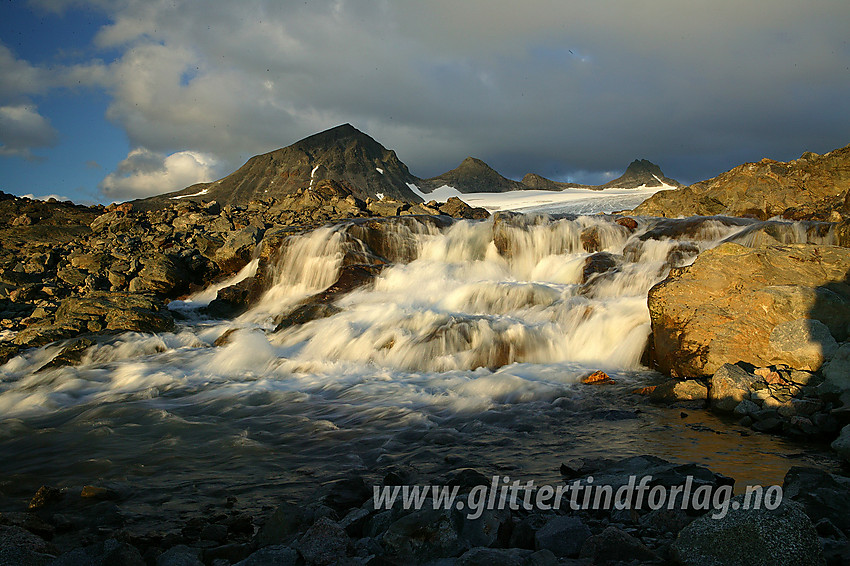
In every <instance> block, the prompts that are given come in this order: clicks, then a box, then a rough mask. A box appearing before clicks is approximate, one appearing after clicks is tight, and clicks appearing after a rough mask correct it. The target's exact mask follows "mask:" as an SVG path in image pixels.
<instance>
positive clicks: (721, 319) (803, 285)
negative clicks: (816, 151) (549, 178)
mask: <svg viewBox="0 0 850 566" xmlns="http://www.w3.org/2000/svg"><path fill="white" fill-rule="evenodd" d="M848 273H850V249H847V248H841V247H837V246H814V245H805V244H799V245H788V246H769V247H765V248H756V249H750V248H745V247H743V246H740V245H738V244H723V245H721V246H718V247H717V248H714V249H712V250H707V251H705V252H703V253H702V254H701V255H700V256H699V257H698V258H697V259H696V260H695V261H694V263H693V264H692V265H690V266H688V267H684V268H680V269H674V270H672V271H671V273H670V275H669V277H667V279H665V280H664V281H662V282H661V283H659V284H657V285H655V286H654V287H653V288H652V289H651V290H650V292H649V297H648V305H649V311H650V317H651V320H652V340H653V347H654V352H655V357H656V362H657V364H658V367H659V369H660V370H661V371H663V372H665V373H669V374H670V375H672V376H674V377H700V376H708V375H711V374H713V373H715V372H716V371H717V370H718V369H719V368H720V367H721V366H722V365H723V364H726V363H733V364H734V363H737V362H746V363H749V364H752V365H754V366H757V367H762V366H770V365H778V364H786V365H789V366H792V367H795V368H797V369H802V370H810V371H816V370H819V369H820V368H821V366H822V365H823V363H824V361H825V360H827V359H828V357H829V356H830V355H832V354H834V353H835V342H836V341H839V342H840V341H843V340H846V339H847V336H848V330H850V329H848V324H847V320H850V285H848V281H847V274H848ZM813 321H816V322H813ZM825 329H827V330H828V334H829V336H830V338H828V337H827V336H826V331H825Z"/></svg>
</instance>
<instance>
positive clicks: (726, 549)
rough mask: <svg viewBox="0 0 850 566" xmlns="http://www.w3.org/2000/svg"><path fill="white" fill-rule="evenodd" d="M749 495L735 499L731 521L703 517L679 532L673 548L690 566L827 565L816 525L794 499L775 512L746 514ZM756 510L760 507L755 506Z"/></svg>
mask: <svg viewBox="0 0 850 566" xmlns="http://www.w3.org/2000/svg"><path fill="white" fill-rule="evenodd" d="M744 498H745V495H739V496H737V497H734V498H733V499H732V501H731V502H730V507H731V509H729V511H728V512H727V513H726V515H725V516H722V517H718V516H717V515H714V514H713V513H709V514H706V515H703V516H702V517H700V518H698V519H697V520H695V521H693V522H692V523H691V524H689V525H688V526H687V527H685V528H684V529H682V530H681V531H680V532H679V535H678V537H677V539H676V542H675V543H673V546H672V549H671V550H672V554H673V556H674V558H675V559H676V561H677V563H679V564H683V565H685V566H761V565H763V566H780V565H787V566H792V565H793V566H804V565H812V566H815V565H818V566H820V565H821V564H822V563H823V552H822V549H821V543H820V540H819V539H818V533H817V531H816V530H815V526H814V525H813V524H812V520H811V519H809V517H808V516H807V515H806V514H805V513H804V512H803V506H802V505H800V504H798V503H795V502H793V501H790V500H785V501H782V503H780V504H779V506H778V507H776V508H775V509H773V510H769V509H767V508H766V506H761V508H760V509H755V508H750V509H744V507H745V505H744V502H745V500H744ZM751 507H754V506H752V505H751Z"/></svg>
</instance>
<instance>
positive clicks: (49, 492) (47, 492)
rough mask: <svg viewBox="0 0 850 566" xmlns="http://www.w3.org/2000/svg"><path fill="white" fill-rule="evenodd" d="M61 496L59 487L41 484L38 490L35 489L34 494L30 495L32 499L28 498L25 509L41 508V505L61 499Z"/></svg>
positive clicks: (44, 505) (61, 492)
mask: <svg viewBox="0 0 850 566" xmlns="http://www.w3.org/2000/svg"><path fill="white" fill-rule="evenodd" d="M63 496H64V493H63V491H62V490H61V489H57V488H55V487H50V486H47V485H43V486H41V487H40V488H38V491H36V492H35V495H33V496H32V499H30V502H29V505H28V506H27V509H29V510H30V511H34V510H36V509H42V508H43V507H46V506H48V505H51V504H53V503H56V502H57V501H59V500H61V499H62V497H63Z"/></svg>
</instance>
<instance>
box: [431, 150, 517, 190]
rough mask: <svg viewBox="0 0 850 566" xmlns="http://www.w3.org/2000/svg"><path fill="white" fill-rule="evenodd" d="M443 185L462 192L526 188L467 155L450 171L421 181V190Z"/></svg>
mask: <svg viewBox="0 0 850 566" xmlns="http://www.w3.org/2000/svg"><path fill="white" fill-rule="evenodd" d="M443 185H449V186H450V187H454V188H455V189H457V190H458V191H460V192H462V193H503V192H506V191H518V190H522V189H526V188H528V187H526V186H525V185H523V184H522V183H520V182H519V181H512V180H511V179H506V178H505V177H502V176H501V175H500V174H499V173H497V172H496V171H495V170H494V169H493V168H491V167H490V166H489V165H487V164H486V163H484V162H483V161H481V160H480V159H476V158H474V157H467V158H466V159H464V160H463V162H461V164H460V165H458V166H457V167H456V168H455V169H452V170H451V171H448V172H446V173H443V174H442V175H438V176H436V177H432V178H430V179H425V180H423V181H421V187H422V191H423V192H431V191H433V190H434V189H436V188H439V187H442V186H443Z"/></svg>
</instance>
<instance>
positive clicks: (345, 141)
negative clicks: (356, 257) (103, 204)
mask: <svg viewBox="0 0 850 566" xmlns="http://www.w3.org/2000/svg"><path fill="white" fill-rule="evenodd" d="M323 179H327V180H331V181H337V182H344V183H347V184H348V185H350V186H351V188H352V192H353V194H354V195H355V196H356V197H358V198H361V199H365V198H367V197H372V198H379V195H384V196H385V197H387V198H393V199H396V200H400V201H404V202H421V199H420V198H419V197H417V196H416V195H415V194H414V193H413V192H412V191H411V190H410V188H409V187H408V186H407V183H416V182H418V179H417V178H416V177H415V176H413V175H411V173H410V171H409V170H408V169H407V166H406V165H405V164H404V163H402V162H401V161H400V160H399V159H398V157H397V156H396V154H395V152H394V151H392V150H389V149H387V148H385V147H384V146H383V145H381V144H380V143H378V142H377V141H375V140H374V139H373V138H371V137H370V136H368V135H366V134H364V133H363V132H361V131H360V130H358V129H357V128H355V127H354V126H352V125H351V124H343V125H341V126H337V127H335V128H331V129H329V130H325V131H324V132H320V133H318V134H314V135H312V136H309V137H307V138H304V139H302V140H300V141H298V142H295V143H294V144H292V145H290V146H288V147H284V148H281V149H277V150H275V151H272V152H269V153H264V154H262V155H257V156H254V157H252V158H251V159H249V160H248V161H247V162H246V163H245V165H243V166H242V167H240V168H239V169H238V170H236V171H235V172H233V173H231V174H230V175H228V176H227V177H224V178H223V179H219V180H218V181H214V182H212V183H199V184H196V185H192V186H191V187H187V188H185V189H183V190H180V191H176V192H173V193H168V194H165V195H158V196H156V197H152V198H149V199H143V200H142V201H136V202H135V203H134V204H136V205H138V206H141V207H145V208H148V207H151V206H156V204H157V203H162V202H164V201H168V200H178V199H186V200H192V201H200V200H205V201H210V200H216V201H218V202H219V203H220V204H243V205H244V204H247V203H248V202H250V201H251V200H259V199H264V198H281V197H283V196H285V195H288V194H292V193H294V192H296V191H298V190H299V189H304V188H310V187H313V186H315V185H316V183H318V182H319V181H320V180H323Z"/></svg>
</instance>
